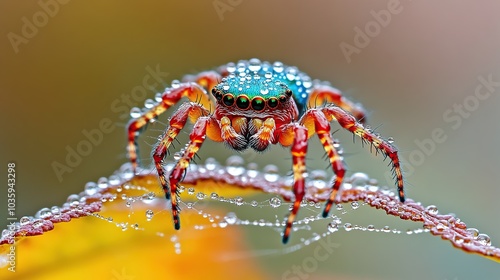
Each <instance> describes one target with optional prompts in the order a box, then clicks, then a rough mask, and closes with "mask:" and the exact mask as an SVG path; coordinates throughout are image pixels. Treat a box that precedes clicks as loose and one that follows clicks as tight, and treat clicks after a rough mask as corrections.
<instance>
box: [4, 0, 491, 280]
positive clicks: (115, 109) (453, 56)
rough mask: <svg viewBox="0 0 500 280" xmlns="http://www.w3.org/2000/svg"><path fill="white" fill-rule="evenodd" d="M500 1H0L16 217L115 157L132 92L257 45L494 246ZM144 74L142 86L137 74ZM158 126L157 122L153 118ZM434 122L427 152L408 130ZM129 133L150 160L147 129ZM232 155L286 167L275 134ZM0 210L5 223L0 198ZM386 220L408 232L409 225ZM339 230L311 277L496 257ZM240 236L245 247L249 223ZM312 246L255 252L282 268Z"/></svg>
mask: <svg viewBox="0 0 500 280" xmlns="http://www.w3.org/2000/svg"><path fill="white" fill-rule="evenodd" d="M66 2H67V3H66ZM44 3H46V4H44ZM499 9H500V3H499V2H497V1H482V2H481V4H476V3H472V2H465V1H459V2H457V1H439V2H438V3H436V2H433V1H401V2H398V1H390V0H389V1H387V0H385V1H364V3H363V4H362V3H360V2H355V3H354V2H345V1H308V2H305V1H245V0H239V1H236V0H232V1H230V0H215V1H212V0H211V1H196V4H194V3H193V2H191V1H185V2H182V1H154V0H147V1H141V2H139V1H126V2H124V1H95V0H91V1H85V2H82V1H71V0H68V1H61V3H60V2H57V1H56V0H53V1H49V0H46V1H31V0H29V1H16V2H14V1H6V0H2V1H0V10H1V11H3V12H2V16H1V17H0V23H1V24H0V29H1V32H0V34H3V37H2V39H0V71H1V72H0V98H1V100H0V107H1V109H0V114H1V119H2V123H3V129H2V130H3V132H2V134H3V135H4V136H3V137H1V140H0V141H1V144H2V145H1V147H2V148H1V151H0V157H1V161H0V162H1V163H2V165H3V167H2V168H0V170H1V171H0V174H3V175H2V180H5V181H6V172H7V163H8V162H11V161H13V162H15V163H16V175H17V185H16V190H17V192H16V195H17V197H16V198H17V208H16V214H17V215H18V217H21V216H23V215H33V214H34V213H35V212H36V211H37V210H38V209H40V208H42V207H50V206H53V205H61V204H62V203H64V202H65V199H66V197H67V196H68V195H69V194H72V193H78V192H80V191H81V190H82V189H83V187H84V185H85V183H86V182H87V181H95V180H97V179H98V178H99V177H101V176H108V175H109V174H111V173H112V172H113V171H114V170H116V169H117V168H118V167H119V166H120V165H121V164H122V163H123V162H125V161H126V154H125V144H126V135H125V125H126V123H127V120H128V118H126V117H125V116H124V115H125V114H127V112H128V111H129V110H130V108H131V107H132V106H140V107H142V104H143V101H144V99H146V98H153V96H154V94H155V93H156V92H160V91H161V90H162V89H163V88H164V87H165V86H168V85H169V84H170V82H171V81H172V80H173V79H180V78H181V77H182V76H183V75H184V74H193V73H196V72H198V71H201V70H206V69H212V68H214V67H216V66H219V65H221V64H225V63H227V62H230V61H235V62H236V61H238V60H239V59H248V58H251V57H258V58H260V59H261V60H268V61H276V60H279V61H282V62H284V63H285V64H288V65H296V66H297V67H299V69H300V70H302V71H304V72H306V73H308V74H309V75H310V76H311V77H312V78H317V79H321V80H326V81H330V82H331V83H332V84H333V85H334V86H336V87H338V88H339V89H341V90H343V92H344V93H345V95H347V96H349V97H350V98H352V99H353V100H355V101H359V102H362V103H363V105H364V106H365V107H366V108H367V110H368V111H369V119H368V122H369V123H370V124H371V125H372V127H376V126H379V125H381V126H380V127H379V128H378V130H377V131H378V132H380V133H381V134H382V135H383V136H385V137H389V136H392V137H394V139H395V140H396V142H395V143H396V145H397V146H398V147H399V149H400V150H401V156H402V158H403V159H404V160H405V161H406V163H407V169H406V175H407V177H406V180H407V194H408V196H409V197H410V198H412V199H414V200H416V201H420V202H422V203H423V204H425V205H429V204H435V205H437V206H438V207H439V210H440V212H441V213H447V212H454V213H456V214H457V215H458V216H459V217H461V218H462V219H463V221H465V222H466V223H467V224H468V225H469V226H474V227H477V228H478V229H479V230H480V231H481V232H484V233H487V234H489V235H490V237H491V238H492V243H493V244H494V245H496V246H499V245H500V243H498V242H499V240H500V221H499V220H498V213H499V212H500V203H498V201H499V198H500V191H499V187H498V176H497V175H498V174H497V172H498V167H499V166H500V150H499V148H498V143H499V141H500V127H499V125H498V120H499V119H500V112H499V110H498V108H499V106H500V96H499V95H500V86H499V85H498V84H495V82H496V81H499V82H500V54H499V51H498V50H499V49H500V36H499V34H500V19H498V15H497V14H498V10H499ZM377 20H378V21H377ZM361 33H363V34H361ZM155 73H156V74H155ZM167 73H168V74H167ZM148 75H149V76H151V77H153V78H154V79H152V80H150V82H149V83H150V84H154V85H153V86H152V87H147V88H146V87H144V86H143V79H145V78H146V77H147V76H148ZM479 77H483V78H484V79H485V80H492V81H495V82H493V83H492V84H491V86H490V89H491V90H492V91H491V94H490V95H489V96H488V97H486V98H484V100H481V99H478V98H477V97H475V96H474V93H475V90H476V87H478V86H479V85H481V82H480V79H478V78H479ZM141 87H142V89H141ZM481 92H482V93H483V92H484V93H487V92H488V87H485V86H483V88H482V90H481ZM144 93H145V94H144ZM127 98H128V99H127ZM460 108H461V109H460ZM163 121H166V118H163ZM103 123H104V124H103ZM110 123H111V125H110ZM102 126H104V128H102ZM333 127H336V125H335V124H334V125H333ZM163 128H164V127H163V126H162V125H161V123H160V124H158V125H156V126H155V128H154V129H153V130H161V129H163ZM435 129H438V130H440V131H441V132H442V133H441V134H443V135H445V136H443V137H445V139H446V140H444V141H440V142H442V143H437V142H436V141H433V142H432V143H433V144H434V146H435V147H434V148H432V149H431V148H430V146H427V147H428V148H429V149H430V150H432V151H430V152H428V153H427V154H425V153H424V152H425V151H424V150H423V149H422V147H421V146H419V145H417V143H418V142H422V141H424V139H431V138H432V135H433V131H434V130H435ZM96 130H100V131H101V132H100V133H101V134H102V137H97V136H96V137H97V138H95V141H94V143H93V144H92V145H91V146H90V148H89V149H88V152H86V155H83V156H81V159H80V160H77V159H71V160H74V161H73V162H72V165H73V166H70V165H68V163H67V156H68V154H69V153H70V152H69V151H70V150H77V148H78V147H79V145H83V144H81V143H82V141H85V140H86V139H87V138H86V134H85V133H84V132H83V131H87V132H89V133H92V132H96ZM155 133H156V134H159V133H160V132H159V131H156V132H153V134H152V135H155ZM98 134H99V133H98ZM336 137H339V138H340V139H341V140H342V142H343V147H344V150H345V152H346V161H347V164H348V166H349V170H350V173H349V174H352V172H356V171H362V172H366V173H368V174H369V175H370V176H371V177H374V178H377V179H378V180H379V181H380V182H381V184H384V185H389V186H391V187H392V186H393V182H390V181H387V180H386V177H385V175H384V173H385V172H386V171H387V167H386V164H385V163H383V162H382V158H381V157H380V156H378V157H376V156H374V155H371V154H370V153H369V149H368V148H366V147H365V148H362V147H361V145H360V142H359V141H358V142H356V143H355V144H352V137H351V135H348V133H346V132H343V131H339V132H338V133H336ZM443 137H439V138H440V139H443ZM429 141H430V140H429ZM429 141H426V142H427V143H429ZM140 143H141V148H142V151H143V152H144V153H143V157H144V158H147V155H148V154H149V149H150V145H152V144H154V140H152V139H150V138H148V137H143V138H141V141H140ZM311 143H312V144H311V146H310V148H309V150H310V151H311V153H310V155H309V160H308V164H309V165H308V167H309V168H325V167H326V166H327V164H326V162H325V161H324V160H321V159H320V158H321V155H322V153H321V147H320V146H319V145H318V141H317V140H316V139H313V140H312V142H311ZM212 144H213V143H207V144H206V145H205V146H204V148H203V149H202V151H201V152H200V156H201V157H202V159H205V158H206V157H208V156H217V157H218V159H219V160H220V161H222V162H224V161H225V157H227V156H228V155H231V154H233V152H232V151H229V150H227V149H226V148H224V146H223V145H212ZM429 145H431V146H432V144H429ZM87 147H89V146H87ZM211 147H213V148H211ZM80 149H82V150H85V147H83V146H81V147H80ZM214 151H217V152H216V153H214ZM418 151H420V152H418ZM242 155H243V157H244V158H245V159H246V160H247V161H256V162H260V163H262V164H264V163H270V162H271V163H275V164H276V165H278V166H280V170H281V172H282V173H287V172H288V171H289V169H290V165H291V164H290V154H289V152H288V151H287V150H286V149H282V148H279V147H275V148H273V149H272V150H271V151H270V152H268V153H265V154H262V155H254V154H252V153H243V154H242ZM419 155H423V156H420V157H419ZM276 159H282V160H276ZM408 165H410V166H408ZM54 166H57V168H58V169H59V170H60V172H59V175H58V173H57V172H55V169H54V168H55V167H54ZM62 166H66V167H65V169H64V171H67V172H63V171H61V170H62V169H61V168H64V167H62ZM2 186H3V187H2V194H1V196H6V194H7V188H6V186H5V184H2ZM4 201H6V199H5V200H4ZM0 205H2V207H4V208H6V207H5V205H6V203H5V202H2V203H0ZM377 214H378V215H377ZM363 215H364V216H363V217H361V218H360V220H361V221H360V223H364V225H367V224H376V225H379V227H382V226H383V225H384V224H385V223H388V222H394V218H387V217H385V215H383V213H376V211H375V213H374V211H366V214H363ZM0 217H1V220H0V224H1V225H2V228H3V227H4V225H5V224H7V222H6V218H5V217H6V210H2V211H0ZM396 226H397V227H399V228H400V229H401V230H403V231H404V230H406V227H407V226H408V224H406V223H403V222H401V223H400V224H397V223H396ZM409 227H410V228H415V224H409ZM340 233H342V234H338V235H337V236H338V238H339V239H338V243H339V244H341V246H340V247H339V248H338V249H336V252H335V254H334V255H333V256H331V257H330V258H329V259H328V261H326V262H322V263H320V264H319V267H318V269H317V271H316V272H315V273H313V274H312V275H309V277H310V279H319V278H321V277H325V278H326V276H332V275H334V276H337V277H338V278H341V279H419V278H427V279H471V278H475V279H487V278H494V275H498V272H499V270H498V264H496V263H494V262H492V261H489V260H487V259H484V258H481V257H479V256H475V255H468V254H465V253H462V252H460V251H458V250H456V249H454V248H452V246H451V245H450V244H449V243H448V242H443V241H441V240H440V239H439V238H437V237H433V236H430V235H429V234H423V235H417V236H415V235H412V236H409V235H406V234H402V235H398V236H394V235H384V234H371V233H354V232H353V233H349V234H347V233H346V232H340ZM275 236H276V235H275ZM263 238H265V237H263ZM242 242H249V244H250V245H252V244H254V245H256V244H258V243H259V237H258V236H257V237H256V236H253V237H252V238H250V239H249V240H242ZM256 246H258V245H256ZM312 249H314V248H305V249H304V250H301V251H299V252H298V253H294V254H287V255H281V256H268V257H261V258H258V257H256V258H255V259H252V260H251V261H255V262H257V263H258V264H259V265H260V266H261V267H262V268H263V269H264V270H265V271H268V272H269V275H270V277H271V278H280V277H281V275H282V273H283V272H284V271H286V270H287V269H289V268H290V267H291V265H292V264H295V263H299V264H300V263H301V262H302V260H303V259H304V256H307V255H311V254H312V253H313V250H312ZM228 265H230V264H228ZM494 273H496V274H494ZM290 279H292V278H290ZM299 279H300V278H299Z"/></svg>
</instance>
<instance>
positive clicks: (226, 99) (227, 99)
mask: <svg viewBox="0 0 500 280" xmlns="http://www.w3.org/2000/svg"><path fill="white" fill-rule="evenodd" d="M222 102H224V105H226V106H233V104H234V96H232V95H231V94H226V95H224V97H222Z"/></svg>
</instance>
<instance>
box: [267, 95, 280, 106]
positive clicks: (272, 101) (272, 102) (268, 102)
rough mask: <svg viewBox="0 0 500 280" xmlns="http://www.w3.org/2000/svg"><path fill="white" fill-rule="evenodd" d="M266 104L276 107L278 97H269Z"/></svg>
mask: <svg viewBox="0 0 500 280" xmlns="http://www.w3.org/2000/svg"><path fill="white" fill-rule="evenodd" d="M267 106H269V108H276V107H277V106H278V99H276V98H274V97H271V98H269V99H268V100H267Z"/></svg>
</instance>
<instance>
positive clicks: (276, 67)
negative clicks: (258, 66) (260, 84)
mask: <svg viewBox="0 0 500 280" xmlns="http://www.w3.org/2000/svg"><path fill="white" fill-rule="evenodd" d="M273 70H274V72H276V73H281V72H283V63H281V62H280V61H276V62H274V63H273Z"/></svg>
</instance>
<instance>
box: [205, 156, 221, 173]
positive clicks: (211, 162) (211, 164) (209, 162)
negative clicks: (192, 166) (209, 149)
mask: <svg viewBox="0 0 500 280" xmlns="http://www.w3.org/2000/svg"><path fill="white" fill-rule="evenodd" d="M218 166H219V163H218V162H217V161H216V160H215V159H214V158H212V157H209V158H207V159H206V160H205V168H206V169H207V170H209V171H212V170H215V169H216V168H217V167H218Z"/></svg>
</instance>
